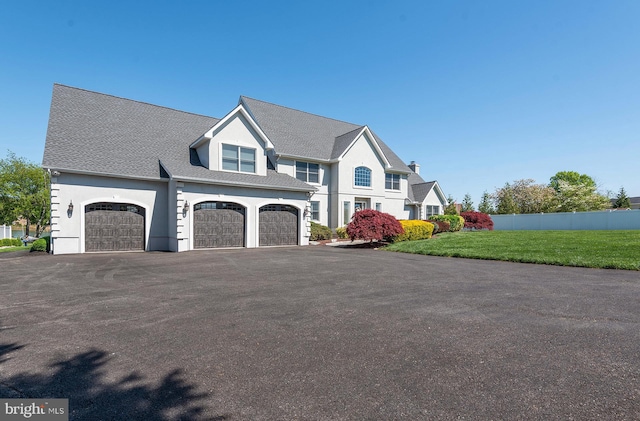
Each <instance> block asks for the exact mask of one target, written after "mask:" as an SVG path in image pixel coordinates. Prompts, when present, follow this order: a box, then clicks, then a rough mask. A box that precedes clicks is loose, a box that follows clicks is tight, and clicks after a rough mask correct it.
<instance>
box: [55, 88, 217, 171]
mask: <svg viewBox="0 0 640 421" xmlns="http://www.w3.org/2000/svg"><path fill="white" fill-rule="evenodd" d="M218 121H219V120H218V119H216V118H212V117H205V116H202V115H196V114H190V113H185V112H182V111H177V110H173V109H170V108H165V107H159V106H156V105H151V104H147V103H143V102H138V101H132V100H129V99H123V98H118V97H114V96H111V95H105V94H101V93H97V92H91V91H85V90H83V89H77V88H72V87H68V86H64V85H58V84H56V85H54V87H53V97H52V100H51V111H50V115H49V127H48V129H47V139H46V143H45V149H44V159H43V162H42V165H43V166H44V167H46V168H55V169H59V170H65V169H66V170H73V171H82V172H91V173H101V174H105V175H123V176H129V177H142V178H152V179H159V178H160V167H159V165H158V161H159V160H160V159H172V160H178V161H181V162H184V163H185V164H188V163H189V162H190V156H189V145H190V144H191V143H192V142H193V141H195V140H196V139H197V138H198V137H199V136H201V135H202V134H203V133H205V132H206V131H207V130H208V129H210V128H211V127H212V126H213V125H215V124H216V123H217V122H218Z"/></svg>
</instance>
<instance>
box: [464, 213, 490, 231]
mask: <svg viewBox="0 0 640 421" xmlns="http://www.w3.org/2000/svg"><path fill="white" fill-rule="evenodd" d="M460 216H462V217H463V218H464V227H465V228H466V229H476V230H490V231H492V230H493V221H492V220H491V217H490V216H489V215H487V214H486V213H482V212H474V211H469V212H462V213H461V214H460Z"/></svg>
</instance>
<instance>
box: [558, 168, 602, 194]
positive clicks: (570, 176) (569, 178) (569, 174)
mask: <svg viewBox="0 0 640 421" xmlns="http://www.w3.org/2000/svg"><path fill="white" fill-rule="evenodd" d="M561 181H564V182H565V183H568V184H571V185H574V186H575V185H578V184H582V185H586V186H588V187H592V188H593V190H594V191H595V189H596V187H597V186H596V182H595V181H594V180H593V178H591V177H589V176H588V175H586V174H580V173H578V172H576V171H560V172H557V173H556V175H554V176H553V177H551V178H550V179H549V186H550V187H552V188H553V189H554V190H555V191H559V188H560V182H561Z"/></svg>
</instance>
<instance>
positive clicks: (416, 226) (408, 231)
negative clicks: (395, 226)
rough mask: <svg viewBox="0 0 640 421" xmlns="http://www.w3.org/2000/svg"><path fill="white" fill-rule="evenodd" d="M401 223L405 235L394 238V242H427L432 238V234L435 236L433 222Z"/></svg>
mask: <svg viewBox="0 0 640 421" xmlns="http://www.w3.org/2000/svg"><path fill="white" fill-rule="evenodd" d="M399 222H400V225H402V229H403V230H404V233H402V234H400V235H398V236H396V237H394V238H393V241H394V242H398V241H415V240H426V239H429V238H431V234H433V229H434V225H433V224H432V223H431V222H427V221H416V220H408V221H407V220H401V221H399Z"/></svg>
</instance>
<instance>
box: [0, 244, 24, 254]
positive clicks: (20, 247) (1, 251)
mask: <svg viewBox="0 0 640 421" xmlns="http://www.w3.org/2000/svg"><path fill="white" fill-rule="evenodd" d="M30 248H31V245H28V246H27V247H22V246H19V247H2V248H0V253H9V252H12V251H20V250H29V249H30Z"/></svg>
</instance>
